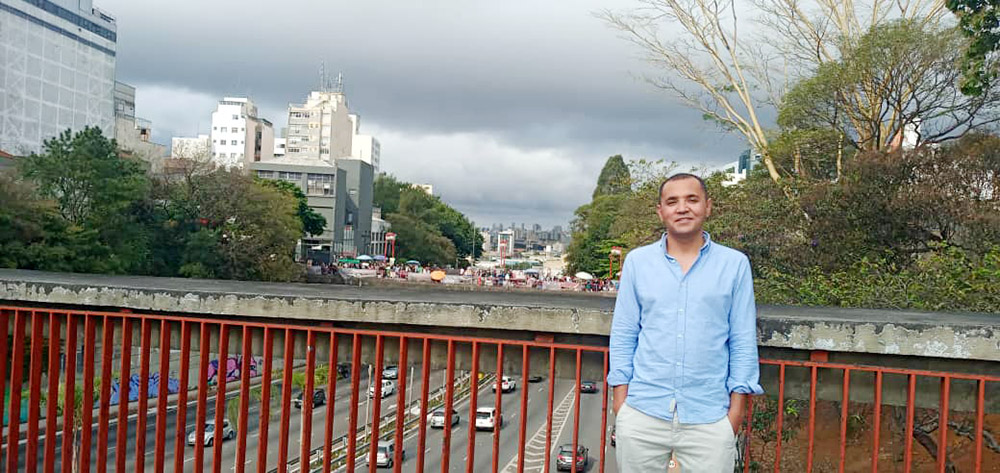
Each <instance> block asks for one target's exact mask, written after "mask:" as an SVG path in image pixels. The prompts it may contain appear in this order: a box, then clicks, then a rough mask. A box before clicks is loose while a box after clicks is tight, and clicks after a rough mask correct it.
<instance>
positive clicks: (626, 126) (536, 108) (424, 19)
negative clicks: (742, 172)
mask: <svg viewBox="0 0 1000 473" xmlns="http://www.w3.org/2000/svg"><path fill="white" fill-rule="evenodd" d="M97 5H98V6H100V7H101V8H103V9H106V10H109V11H111V12H112V13H113V14H114V15H116V16H117V18H118V27H119V46H118V48H119V55H118V76H119V78H120V79H121V80H124V81H126V82H130V83H133V84H135V85H137V86H138V87H139V92H138V94H139V96H138V99H139V100H138V102H139V103H138V104H137V108H138V112H139V113H140V114H143V115H145V116H146V117H147V118H150V119H153V120H154V131H155V137H156V138H157V139H159V140H160V141H169V137H170V136H172V135H191V134H194V131H195V130H198V129H199V125H200V129H201V130H203V131H204V130H205V129H206V128H205V127H206V126H207V123H208V121H209V114H210V113H211V111H212V108H213V103H214V101H216V100H218V98H220V97H221V96H223V95H227V94H248V95H251V96H252V97H253V98H254V99H255V101H257V102H258V104H259V105H260V106H261V108H262V109H263V111H264V112H265V114H266V115H265V116H267V117H268V118H270V119H271V120H272V121H273V122H274V123H275V124H276V125H278V126H281V124H283V123H284V121H285V117H284V113H285V109H286V107H287V104H288V103H289V102H299V101H301V100H303V99H304V97H305V96H306V95H307V94H308V91H309V90H310V89H311V88H314V87H315V86H316V85H317V83H318V82H319V80H318V70H319V64H320V62H321V61H325V63H326V70H327V71H328V72H329V73H330V74H334V73H336V72H343V73H344V75H345V80H346V87H347V93H348V98H349V100H350V103H351V106H352V109H353V110H356V111H358V112H359V113H360V114H361V115H362V126H363V128H366V129H368V130H369V131H370V130H372V129H374V130H377V132H378V134H379V138H380V140H381V141H382V145H383V150H384V151H383V153H384V156H383V162H384V163H385V168H386V170H388V171H390V172H393V173H394V174H396V175H398V176H399V177H401V178H404V179H413V180H417V179H421V180H426V181H428V182H432V183H433V184H435V187H436V188H438V189H441V195H442V196H443V197H444V198H445V199H446V200H447V201H449V202H450V203H453V204H455V205H456V206H458V207H459V208H462V207H463V206H465V207H467V208H468V209H469V211H470V212H475V213H477V214H479V215H481V217H478V218H482V219H485V220H489V219H490V218H493V217H490V216H491V215H493V216H495V218H496V219H497V221H506V220H503V218H506V217H502V215H511V214H512V215H525V216H526V218H527V216H533V217H532V218H535V219H538V220H543V219H544V220H550V221H553V222H555V223H558V222H566V221H568V220H569V218H570V217H571V213H572V209H573V208H575V206H577V205H579V204H580V203H582V202H584V201H586V200H587V199H588V197H589V195H590V192H591V190H592V186H593V183H594V181H596V177H597V173H598V172H599V170H600V166H601V165H602V164H603V161H604V159H605V158H606V157H607V156H609V155H611V154H617V153H622V154H625V155H626V156H627V157H633V158H638V157H652V158H666V159H671V160H678V161H683V162H692V163H693V162H699V161H701V162H706V163H712V164H717V163H721V162H725V161H729V160H731V159H734V157H735V156H736V155H737V154H738V153H739V151H740V150H741V149H742V148H743V147H744V145H743V144H742V142H741V140H740V139H738V138H737V137H733V136H728V135H723V134H721V133H720V132H719V131H718V130H716V129H714V127H713V126H712V125H710V124H707V123H705V122H703V121H701V119H700V116H699V114H697V113H695V112H693V111H690V110H687V109H685V108H683V107H681V106H679V105H677V104H676V103H673V102H672V101H671V100H670V98H669V97H666V96H664V95H661V94H658V93H656V92H654V91H652V90H651V89H650V87H649V86H647V85H646V84H643V83H641V82H639V81H636V80H635V79H633V77H632V73H641V72H643V71H644V68H645V66H644V65H643V63H642V62H641V61H638V60H637V59H636V57H635V56H636V51H635V50H633V49H632V48H631V47H630V46H629V45H628V44H626V43H625V42H624V41H622V40H620V39H618V38H617V37H616V35H615V33H614V32H613V31H612V30H610V29H609V28H607V27H605V26H604V25H603V24H602V23H601V22H600V21H599V20H597V19H596V18H594V16H593V14H592V13H593V12H594V11H596V10H599V9H601V8H623V7H629V6H631V5H632V3H631V2H630V1H627V0H614V1H610V2H609V1H596V0H586V1H574V2H529V1H509V2H458V1H445V0H439V1H430V2H388V1H372V2H326V1H307V0H291V1H285V2H281V3H279V4H275V3H274V2H264V1H243V2H237V1H211V2H198V1H194V0H177V1H173V2H130V1H127V0H99V1H98V2H97ZM185 111H187V114H185ZM477 140H478V141H479V142H489V143H491V144H490V147H491V151H490V152H489V153H488V154H490V155H491V156H493V158H492V159H497V160H507V161H509V164H511V165H510V166H507V165H505V166H496V167H495V169H493V170H492V171H491V172H489V173H488V174H486V175H485V176H486V177H482V178H481V177H479V176H477V174H479V173H483V172H484V169H483V168H482V167H481V166H478V165H474V166H472V167H468V168H467V167H466V166H465V164H468V163H467V161H468V162H472V163H476V161H475V160H476V156H475V155H476V154H478V153H479V151H481V150H478V149H477V148H476V146H470V145H469V144H470V143H475V142H477ZM421 143H433V144H434V146H438V147H441V148H437V149H433V148H429V147H427V146H421V145H420V144H421ZM519 156H531V157H533V159H535V162H528V163H524V162H522V160H520V159H519V158H518V157H519ZM546 159H552V160H555V162H557V163H559V166H541V167H539V166H537V165H538V162H537V161H538V160H546ZM524 166H527V167H528V168H529V169H531V168H536V169H537V170H536V172H548V173H552V174H550V175H544V176H540V177H539V178H538V182H537V183H538V184H539V185H538V187H537V188H536V187H531V185H534V184H535V181H534V180H532V179H530V178H528V177H526V176H525V175H524V174H522V173H521V168H522V167H524ZM456 170H463V172H467V173H469V175H468V176H466V175H462V174H461V173H458V172H457V171H456ZM529 177H530V176H529ZM463 180H466V181H468V180H471V181H474V182H479V185H477V186H475V187H464V188H463V187H461V186H458V185H456V184H455V182H461V181H463ZM480 181H482V182H480ZM557 182H566V183H572V184H571V185H570V184H566V185H562V184H553V183H557ZM497 189H503V190H502V191H500V192H506V193H507V194H508V195H507V196H506V197H505V198H504V199H497V198H496V196H495V195H494V193H495V192H497ZM501 202H503V203H502V204H501ZM546 216H547V217H548V218H544V217H546ZM478 218H477V220H478Z"/></svg>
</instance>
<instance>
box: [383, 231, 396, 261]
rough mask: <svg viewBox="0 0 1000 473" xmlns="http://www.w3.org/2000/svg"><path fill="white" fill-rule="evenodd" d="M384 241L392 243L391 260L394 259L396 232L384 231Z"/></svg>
mask: <svg viewBox="0 0 1000 473" xmlns="http://www.w3.org/2000/svg"><path fill="white" fill-rule="evenodd" d="M385 241H388V242H390V243H391V244H392V260H393V261H396V234H395V233H393V232H389V233H386V234H385ZM386 256H388V255H386Z"/></svg>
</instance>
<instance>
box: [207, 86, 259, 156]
mask: <svg viewBox="0 0 1000 473" xmlns="http://www.w3.org/2000/svg"><path fill="white" fill-rule="evenodd" d="M210 136H211V140H212V161H213V162H214V163H215V164H216V165H218V166H222V167H225V168H227V169H229V168H234V167H235V168H239V169H243V168H245V167H246V165H247V164H248V163H252V162H257V161H266V160H269V159H271V158H273V157H274V126H273V125H271V122H270V121H268V120H266V119H264V118H261V117H260V116H259V115H258V113H257V105H255V104H254V103H253V101H252V100H250V99H249V98H246V97H224V98H223V99H222V100H221V101H220V102H219V104H218V106H217V107H216V109H215V111H214V112H212V131H211V135H210Z"/></svg>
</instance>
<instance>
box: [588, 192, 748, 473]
mask: <svg viewBox="0 0 1000 473" xmlns="http://www.w3.org/2000/svg"><path fill="white" fill-rule="evenodd" d="M656 213H657V215H658V216H659V217H660V220H661V221H662V222H663V225H664V226H665V227H666V234H665V235H664V236H663V237H662V238H661V239H660V240H659V241H658V242H656V243H653V244H651V245H646V246H643V247H640V248H636V249H635V250H632V251H631V252H630V253H629V254H628V256H627V257H626V258H625V264H624V265H623V268H622V275H621V285H620V288H619V291H618V300H617V302H616V303H615V313H614V319H613V321H612V324H611V344H610V363H611V366H610V368H611V371H610V373H609V374H608V384H609V385H610V386H613V387H614V410H615V414H616V419H615V428H616V436H617V448H616V456H617V461H618V471H620V472H623V473H646V472H657V473H661V472H663V471H665V470H666V469H667V464H668V462H669V461H670V458H671V456H673V458H674V459H676V460H677V462H678V463H680V466H681V468H682V469H683V471H684V473H697V472H705V473H723V472H725V473H731V472H732V471H733V467H734V463H735V459H736V435H735V434H736V432H737V430H738V429H739V425H740V423H741V422H742V421H743V417H744V415H745V410H746V397H747V395H750V394H763V392H764V390H763V389H761V387H760V384H759V378H760V368H759V364H758V358H757V336H756V327H757V320H756V319H757V310H756V306H755V304H754V296H753V279H752V277H751V272H750V262H749V260H748V259H747V257H746V255H744V254H743V253H740V252H738V251H736V250H733V249H731V248H728V247H726V246H723V245H720V244H718V243H714V242H712V240H711V237H710V236H709V234H708V233H707V232H705V231H703V230H702V226H703V224H704V223H705V219H706V218H708V216H709V215H711V213H712V200H711V199H709V198H708V191H707V189H706V188H705V183H704V181H702V180H701V178H699V177H698V176H695V175H692V174H675V175H673V176H671V177H670V178H669V179H667V180H666V181H664V182H663V184H661V185H660V197H659V202H658V203H657V206H656Z"/></svg>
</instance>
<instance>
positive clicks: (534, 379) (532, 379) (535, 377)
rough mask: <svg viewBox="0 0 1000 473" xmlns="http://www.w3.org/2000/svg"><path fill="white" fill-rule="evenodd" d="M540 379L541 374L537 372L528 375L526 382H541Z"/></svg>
mask: <svg viewBox="0 0 1000 473" xmlns="http://www.w3.org/2000/svg"><path fill="white" fill-rule="evenodd" d="M542 379H543V378H542V376H541V375H537V374H536V375H532V376H528V382H529V383H540V382H542Z"/></svg>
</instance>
